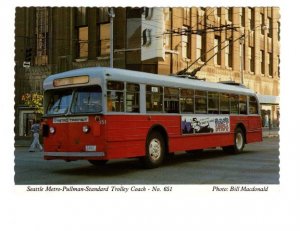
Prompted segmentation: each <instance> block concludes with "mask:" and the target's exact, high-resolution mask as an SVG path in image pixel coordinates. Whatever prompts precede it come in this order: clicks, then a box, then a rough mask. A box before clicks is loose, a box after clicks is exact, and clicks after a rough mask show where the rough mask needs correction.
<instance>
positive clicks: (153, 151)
mask: <svg viewBox="0 0 300 231" xmlns="http://www.w3.org/2000/svg"><path fill="white" fill-rule="evenodd" d="M165 151H166V147H165V141H164V138H163V136H162V135H161V134H160V133H158V132H152V133H151V134H150V135H149V137H148V139H147V142H146V156H145V157H143V158H142V161H143V163H144V166H145V167H146V168H156V167H158V166H160V165H161V164H162V162H163V161H164V159H165Z"/></svg>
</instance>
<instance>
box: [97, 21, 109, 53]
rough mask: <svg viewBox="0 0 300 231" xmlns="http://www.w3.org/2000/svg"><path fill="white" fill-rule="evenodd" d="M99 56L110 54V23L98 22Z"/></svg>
mask: <svg viewBox="0 0 300 231" xmlns="http://www.w3.org/2000/svg"><path fill="white" fill-rule="evenodd" d="M99 32H100V56H102V57H103V56H108V55H109V54H110V24H109V23H105V24H100V30H99Z"/></svg>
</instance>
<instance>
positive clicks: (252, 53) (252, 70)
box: [249, 47, 255, 72]
mask: <svg viewBox="0 0 300 231" xmlns="http://www.w3.org/2000/svg"><path fill="white" fill-rule="evenodd" d="M249 51H250V60H249V61H250V71H251V72H254V64H255V51H254V47H250V48H249Z"/></svg>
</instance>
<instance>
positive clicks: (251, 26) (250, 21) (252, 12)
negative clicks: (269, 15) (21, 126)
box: [248, 7, 255, 30]
mask: <svg viewBox="0 0 300 231" xmlns="http://www.w3.org/2000/svg"><path fill="white" fill-rule="evenodd" d="M254 14H255V12H254V8H253V7H250V8H249V17H248V19H249V27H250V30H253V29H254V23H255V21H254V19H255V18H254Z"/></svg>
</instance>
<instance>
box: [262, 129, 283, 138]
mask: <svg viewBox="0 0 300 231" xmlns="http://www.w3.org/2000/svg"><path fill="white" fill-rule="evenodd" d="M278 136H279V128H270V129H269V128H263V137H278Z"/></svg>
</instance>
